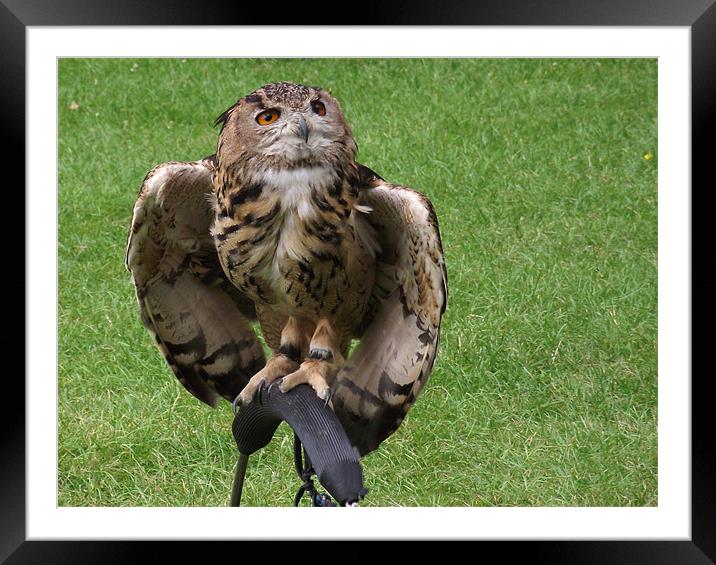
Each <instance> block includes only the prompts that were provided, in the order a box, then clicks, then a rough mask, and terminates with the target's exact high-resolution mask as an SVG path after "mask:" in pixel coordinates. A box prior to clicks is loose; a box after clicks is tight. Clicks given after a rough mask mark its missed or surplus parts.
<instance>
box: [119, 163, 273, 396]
mask: <svg viewBox="0 0 716 565" xmlns="http://www.w3.org/2000/svg"><path fill="white" fill-rule="evenodd" d="M213 166H214V161H213V157H210V158H207V159H203V160H200V161H194V162H189V163H182V162H168V163H164V164H161V165H158V166H157V167H155V168H154V169H152V171H150V172H149V174H148V175H147V176H146V178H145V179H144V182H143V184H142V188H141V190H140V193H139V197H138V199H137V202H136V204H135V207H134V215H133V218H132V224H131V227H130V230H129V237H128V242H127V254H126V265H127V268H128V269H129V271H130V272H131V274H132V279H133V282H134V286H135V289H136V294H137V301H138V303H139V309H140V315H141V318H142V322H143V323H144V325H145V327H146V328H147V329H148V330H149V332H150V333H151V334H152V335H153V336H154V338H155V341H156V343H157V346H158V347H159V349H160V350H161V351H162V353H163V354H164V357H165V359H166V361H167V363H168V364H169V366H170V367H171V368H172V370H173V371H174V374H175V375H176V377H177V378H178V379H179V381H180V382H181V383H182V384H183V385H184V387H185V388H186V389H187V390H188V391H189V392H190V393H192V394H193V395H194V396H196V397H197V398H198V399H199V400H202V401H203V402H206V403H207V404H209V405H211V406H213V405H215V403H216V399H217V395H220V396H222V397H224V398H226V399H227V400H233V399H234V397H235V396H236V395H237V394H238V393H239V392H240V390H241V389H242V388H243V387H244V386H245V385H246V383H247V382H248V380H249V378H251V376H252V375H253V374H254V373H256V372H257V371H258V370H259V369H261V368H262V367H263V366H264V364H265V359H264V354H263V349H262V348H261V345H260V343H259V342H258V341H257V339H256V334H255V333H254V331H253V329H252V327H251V324H250V319H255V311H254V306H253V303H252V302H251V301H250V300H249V299H248V298H246V297H245V296H244V295H243V294H241V293H240V292H239V291H238V289H236V288H235V287H234V286H233V285H232V284H231V283H230V282H229V281H228V279H227V278H226V277H225V275H224V273H223V271H222V268H221V265H220V263H219V258H218V256H217V252H216V248H215V246H214V242H213V240H212V238H211V235H210V233H209V229H210V226H211V223H212V220H213V209H212V204H211V198H212V194H213V186H212V180H211V174H212V170H213Z"/></svg>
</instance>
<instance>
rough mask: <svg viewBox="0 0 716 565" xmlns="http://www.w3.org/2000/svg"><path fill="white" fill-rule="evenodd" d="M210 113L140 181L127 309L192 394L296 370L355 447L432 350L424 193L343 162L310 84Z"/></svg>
mask: <svg viewBox="0 0 716 565" xmlns="http://www.w3.org/2000/svg"><path fill="white" fill-rule="evenodd" d="M217 124H221V133H220V134H219V139H218V144H217V152H216V154H215V155H212V156H211V157H207V158H205V159H202V160H199V161H194V162H186V163H185V162H168V163H164V164H161V165H158V166H156V167H155V168H154V169H152V170H151V171H150V172H149V174H147V176H146V178H145V179H144V182H143V184H142V187H141V190H140V193H139V197H138V199H137V203H136V204H135V207H134V215H133V218H132V224H131V227H130V231H129V238H128V243H127V256H126V263H127V267H128V269H129V270H130V272H131V274H132V278H133V282H134V285H135V288H136V294H137V300H138V302H139V308H140V315H141V319H142V321H143V323H144V325H145V326H146V328H147V329H148V330H149V332H150V333H151V334H152V335H153V336H154V339H155V340H156V343H157V345H158V347H159V349H160V350H161V351H162V353H163V354H164V356H165V358H166V360H167V362H168V364H169V365H170V367H171V368H172V370H173V371H174V374H175V375H176V376H177V378H178V379H179V381H180V382H181V383H182V384H183V385H184V386H185V387H186V388H187V390H189V392H191V393H192V394H193V395H195V396H196V397H197V398H199V399H200V400H202V401H204V402H206V403H208V404H211V405H213V404H214V403H215V402H216V397H217V395H220V396H223V397H224V398H226V399H228V400H233V399H234V398H235V397H237V396H240V401H241V402H251V401H252V398H253V396H254V394H255V392H256V390H257V389H258V387H259V386H260V385H261V383H262V382H263V383H271V382H273V381H278V384H279V386H280V388H281V390H284V391H287V390H290V389H291V388H293V387H294V386H296V385H298V384H302V383H307V384H309V385H310V386H312V387H313V388H314V389H315V390H316V393H317V394H318V395H319V396H320V397H321V398H324V399H325V400H326V401H327V402H330V405H331V407H332V408H333V410H334V412H335V413H336V414H337V415H338V417H339V419H340V420H341V422H342V423H343V425H344V427H345V428H346V431H347V432H348V435H349V437H350V438H351V440H352V441H353V443H354V445H356V447H358V449H359V450H360V452H361V453H362V454H365V453H368V452H370V451H372V450H373V449H375V448H376V447H377V446H378V444H379V443H380V442H382V441H383V440H384V439H385V438H386V437H388V436H389V435H390V434H391V433H393V432H394V431H395V430H396V429H397V427H398V426H399V425H400V423H401V422H402V420H403V418H404V417H405V414H406V413H407V411H408V409H409V408H410V407H411V406H412V405H413V403H414V402H415V399H416V398H417V396H418V394H419V393H420V391H421V389H422V387H423V386H424V385H425V382H426V381H427V379H428V376H429V375H430V372H431V370H432V367H433V363H434V361H435V356H436V354H437V347H438V341H439V334H440V321H441V318H442V314H443V312H444V311H445V306H446V302H447V276H446V271H445V262H444V258H443V252H442V245H441V242H440V233H439V229H438V222H437V218H436V215H435V212H434V211H433V208H432V205H431V204H430V202H429V200H428V199H427V198H426V197H425V196H423V195H422V194H420V193H419V192H416V191H414V190H412V189H410V188H407V187H403V186H398V185H394V184H391V183H388V182H386V181H385V180H383V179H382V178H380V177H379V176H378V175H377V174H376V173H374V172H373V171H371V170H370V169H368V168H367V167H364V166H362V165H360V164H358V163H357V162H356V160H355V155H356V151H357V148H356V143H355V141H354V139H353V135H352V133H351V130H350V128H349V126H348V124H347V122H346V120H345V118H344V116H343V113H342V111H341V108H340V106H339V104H338V102H337V101H336V100H335V98H333V96H331V95H330V94H329V93H328V92H326V91H324V90H322V89H320V88H315V87H307V86H304V85H298V84H293V83H277V84H269V85H266V86H263V87H261V88H259V89H258V90H256V91H254V92H253V93H251V94H249V95H248V96H245V97H244V98H241V99H240V100H239V101H238V102H237V103H236V104H234V105H233V106H231V107H230V108H229V109H228V110H227V111H226V112H224V113H223V114H222V115H221V116H220V117H219V119H218V120H217ZM253 320H258V324H259V326H260V328H261V332H262V334H263V337H264V340H265V342H266V344H267V345H268V347H269V348H270V350H271V356H270V357H269V359H268V360H266V359H265V357H264V352H263V348H262V347H261V345H260V344H259V342H258V340H257V337H256V334H255V332H254V330H253V327H252V321H253ZM354 339H359V342H358V344H357V346H355V347H353V348H352V349H353V350H352V351H351V346H352V340H354Z"/></svg>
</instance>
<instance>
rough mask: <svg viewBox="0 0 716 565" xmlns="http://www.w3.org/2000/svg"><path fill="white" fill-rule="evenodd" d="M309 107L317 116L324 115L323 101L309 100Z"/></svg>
mask: <svg viewBox="0 0 716 565" xmlns="http://www.w3.org/2000/svg"><path fill="white" fill-rule="evenodd" d="M311 108H312V109H313V111H314V112H316V114H318V115H319V116H325V115H326V107H325V106H324V105H323V102H319V101H318V100H316V101H315V102H311Z"/></svg>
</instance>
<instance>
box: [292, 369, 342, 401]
mask: <svg viewBox="0 0 716 565" xmlns="http://www.w3.org/2000/svg"><path fill="white" fill-rule="evenodd" d="M335 373H336V366H335V364H334V363H329V362H327V361H324V360H322V359H306V360H305V361H304V362H303V363H301V366H300V367H299V369H298V370H297V371H295V372H293V373H291V374H290V375H286V376H285V377H284V378H283V380H282V381H281V383H280V384H279V389H280V390H281V392H288V391H289V390H291V389H292V388H293V387H295V386H298V385H300V384H308V385H310V386H311V388H313V390H315V391H316V394H317V395H318V398H320V399H321V400H324V401H325V402H326V403H328V401H329V400H330V398H331V386H330V384H329V381H333V377H334V376H335Z"/></svg>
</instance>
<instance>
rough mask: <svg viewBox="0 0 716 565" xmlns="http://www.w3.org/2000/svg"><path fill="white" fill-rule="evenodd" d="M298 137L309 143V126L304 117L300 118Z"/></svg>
mask: <svg viewBox="0 0 716 565" xmlns="http://www.w3.org/2000/svg"><path fill="white" fill-rule="evenodd" d="M298 135H299V136H300V137H302V138H303V141H305V142H306V143H308V124H307V123H306V119H305V118H304V117H303V116H299V117H298Z"/></svg>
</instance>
